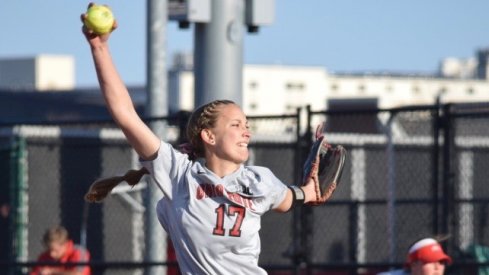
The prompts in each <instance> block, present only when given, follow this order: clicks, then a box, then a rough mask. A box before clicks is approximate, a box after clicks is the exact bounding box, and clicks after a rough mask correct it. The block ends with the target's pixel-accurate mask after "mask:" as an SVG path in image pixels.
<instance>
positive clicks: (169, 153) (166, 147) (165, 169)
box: [141, 141, 191, 199]
mask: <svg viewBox="0 0 489 275" xmlns="http://www.w3.org/2000/svg"><path fill="white" fill-rule="evenodd" d="M141 165H142V166H144V167H145V168H146V169H147V170H148V171H149V173H150V174H151V176H152V178H153V180H154V181H155V183H156V184H157V185H158V187H159V188H160V189H161V191H162V192H163V195H164V196H165V197H167V198H169V199H172V193H173V188H174V187H173V183H176V182H181V181H180V179H181V177H183V175H184V173H185V170H186V168H187V167H188V166H190V165H191V161H190V160H189V159H188V155H187V154H183V153H181V152H179V151H178V150H175V149H174V148H173V147H172V146H171V145H170V144H168V143H166V142H164V141H161V144H160V148H159V149H158V154H157V156H156V158H155V159H153V160H148V161H141Z"/></svg>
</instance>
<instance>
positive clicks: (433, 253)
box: [406, 238, 452, 265]
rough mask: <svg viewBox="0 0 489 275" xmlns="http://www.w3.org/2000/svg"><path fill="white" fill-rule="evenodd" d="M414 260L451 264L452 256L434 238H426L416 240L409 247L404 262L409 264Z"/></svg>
mask: <svg viewBox="0 0 489 275" xmlns="http://www.w3.org/2000/svg"><path fill="white" fill-rule="evenodd" d="M415 261H422V262H424V263H434V262H440V261H441V262H446V263H448V264H451V263H452V258H450V256H448V255H447V254H445V252H443V248H442V247H441V245H440V244H439V243H438V242H437V241H436V240H435V239H431V238H427V239H422V240H420V241H417V242H416V243H415V244H413V245H412V246H411V248H409V255H408V259H407V263H406V264H408V265H410V264H412V263H413V262H415Z"/></svg>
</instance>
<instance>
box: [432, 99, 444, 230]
mask: <svg viewBox="0 0 489 275" xmlns="http://www.w3.org/2000/svg"><path fill="white" fill-rule="evenodd" d="M441 113H442V109H441V104H440V97H439V96H438V97H437V98H436V105H435V109H434V110H433V150H432V152H433V159H432V165H433V170H432V171H433V183H432V189H433V196H432V200H433V220H432V223H433V235H438V234H440V233H441V228H440V227H441V226H440V218H439V217H440V215H441V213H440V206H439V204H440V197H439V193H440V192H439V188H440V177H439V173H440V139H439V138H440V129H441V128H442V127H443V119H442V114H441Z"/></svg>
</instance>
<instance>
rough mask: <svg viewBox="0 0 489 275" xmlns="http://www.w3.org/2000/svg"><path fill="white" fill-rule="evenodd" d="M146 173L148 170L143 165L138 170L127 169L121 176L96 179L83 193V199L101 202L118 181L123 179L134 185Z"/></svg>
mask: <svg viewBox="0 0 489 275" xmlns="http://www.w3.org/2000/svg"><path fill="white" fill-rule="evenodd" d="M148 173H149V172H148V170H146V168H144V167H143V168H141V169H139V170H129V171H127V172H126V173H125V174H124V175H123V176H115V177H110V178H103V179H98V180H96V181H95V182H93V183H92V185H90V188H89V189H88V192H87V193H86V194H85V200H86V201H87V202H101V201H102V200H103V199H105V197H107V196H108V195H109V193H110V192H111V191H112V189H114V187H116V186H117V185H119V183H121V182H123V181H125V182H127V184H129V185H131V186H133V187H134V186H135V185H136V184H138V183H139V181H140V180H141V178H142V177H143V176H144V175H145V174H148Z"/></svg>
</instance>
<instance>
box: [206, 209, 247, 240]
mask: <svg viewBox="0 0 489 275" xmlns="http://www.w3.org/2000/svg"><path fill="white" fill-rule="evenodd" d="M215 212H216V214H217V217H216V227H214V230H213V231H212V234H214V235H218V236H224V235H225V233H226V229H224V215H225V214H227V215H228V216H236V220H235V222H234V225H233V226H232V228H231V230H230V231H229V236H231V237H240V236H241V225H242V224H243V220H244V218H245V215H246V209H245V208H244V207H241V206H237V205H229V206H228V207H227V213H226V205H225V204H220V205H219V207H217V208H216V210H215Z"/></svg>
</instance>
